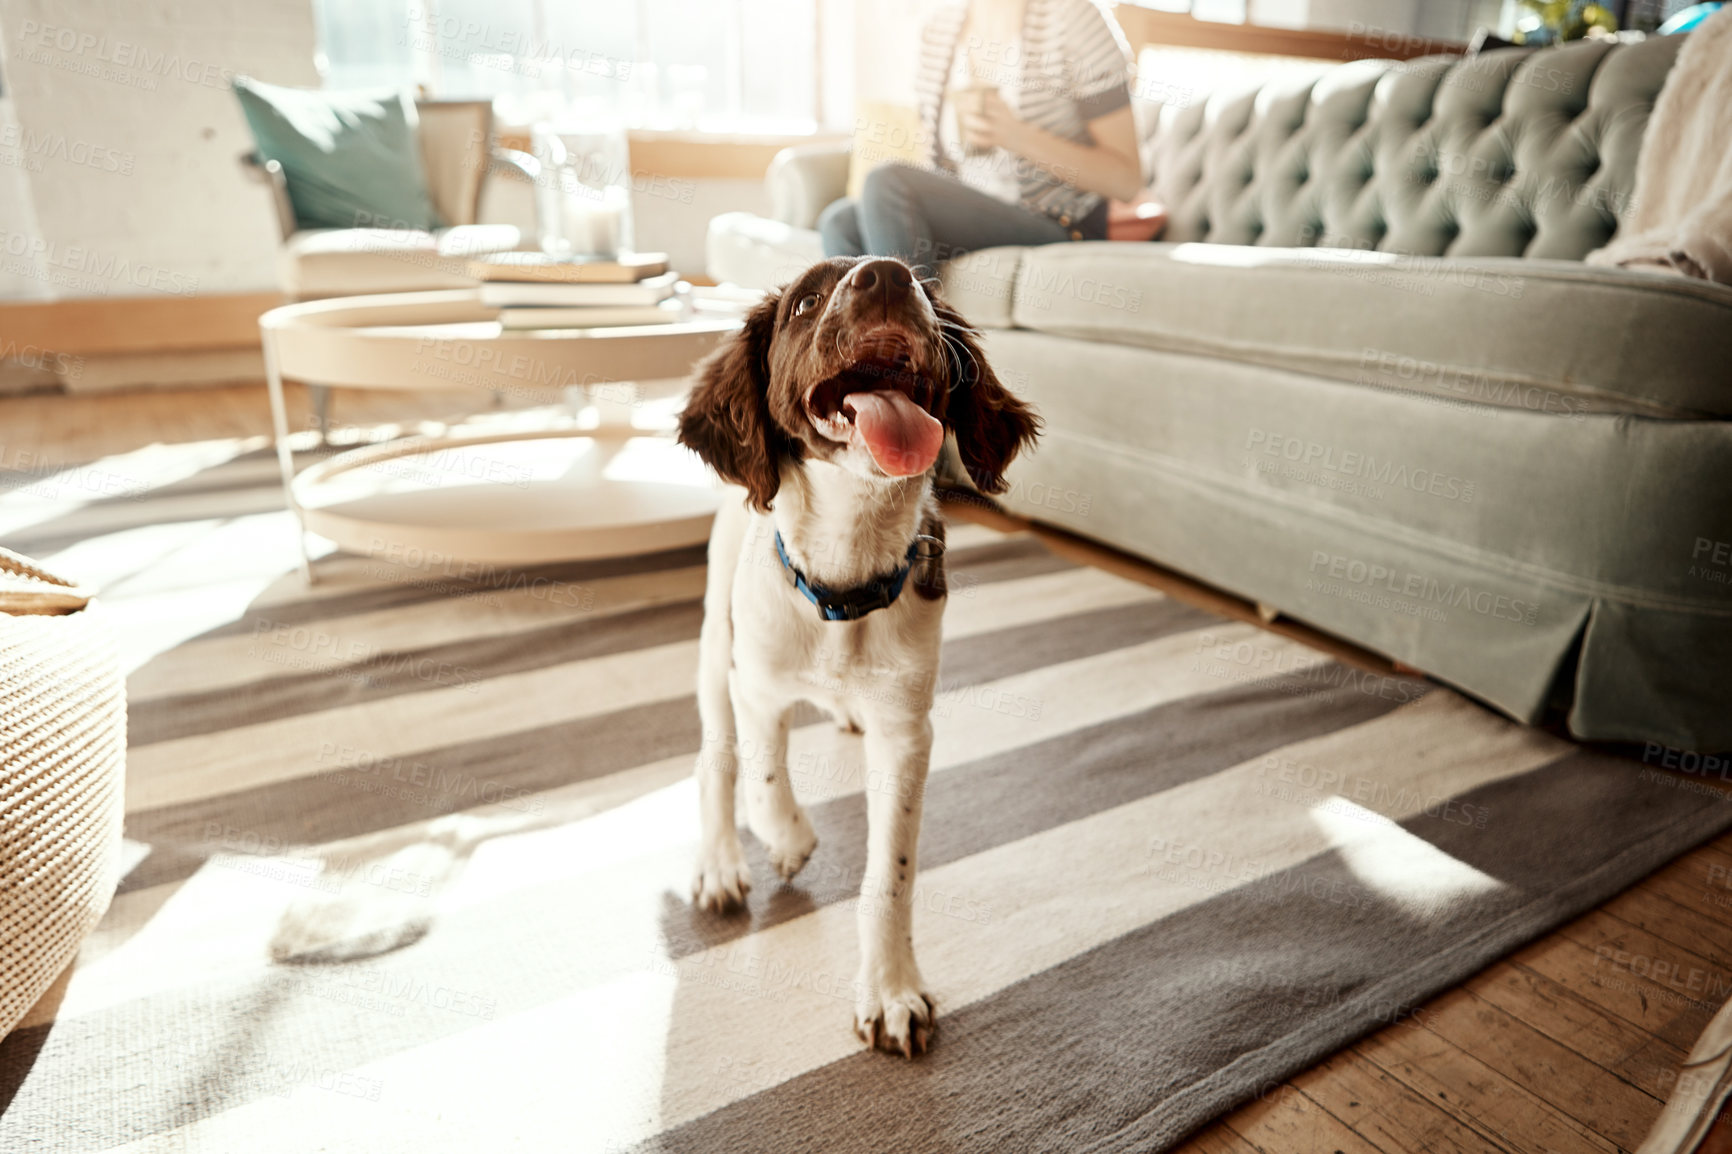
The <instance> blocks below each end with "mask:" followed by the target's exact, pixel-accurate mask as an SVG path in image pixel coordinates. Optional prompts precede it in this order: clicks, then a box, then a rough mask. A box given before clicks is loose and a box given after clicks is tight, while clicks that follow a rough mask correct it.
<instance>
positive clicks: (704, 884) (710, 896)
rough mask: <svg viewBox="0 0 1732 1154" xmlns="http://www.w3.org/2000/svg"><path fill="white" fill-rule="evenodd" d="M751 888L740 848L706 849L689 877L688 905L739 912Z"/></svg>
mask: <svg viewBox="0 0 1732 1154" xmlns="http://www.w3.org/2000/svg"><path fill="white" fill-rule="evenodd" d="M751 888H752V871H751V869H750V868H749V867H748V866H747V865H746V859H745V858H744V857H742V856H741V854H740V846H739V843H738V842H735V843H734V844H733V845H732V846H728V847H720V848H712V849H706V850H704V851H703V853H702V854H701V856H700V857H699V859H698V869H697V872H696V873H695V874H693V875H692V904H694V905H696V906H697V907H698V908H699V909H701V910H710V911H713V912H714V913H718V914H725V913H728V912H729V911H730V910H735V909H742V908H744V907H745V904H746V894H747V893H748V892H750V891H751Z"/></svg>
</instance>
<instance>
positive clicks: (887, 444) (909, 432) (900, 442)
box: [842, 389, 944, 477]
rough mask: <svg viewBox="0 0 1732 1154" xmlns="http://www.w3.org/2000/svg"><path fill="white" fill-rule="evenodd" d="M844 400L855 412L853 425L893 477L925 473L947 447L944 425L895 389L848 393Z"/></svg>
mask: <svg viewBox="0 0 1732 1154" xmlns="http://www.w3.org/2000/svg"><path fill="white" fill-rule="evenodd" d="M842 403H843V404H844V405H847V406H848V408H850V409H852V410H853V412H854V428H855V430H856V431H857V432H858V433H859V434H860V436H861V438H862V439H863V440H865V442H866V448H867V450H868V451H870V452H871V454H872V459H873V460H874V461H877V462H878V467H879V468H880V469H883V470H884V471H885V472H886V473H889V474H890V475H891V476H892V477H912V476H914V475H915V474H916V473H924V472H926V470H928V469H930V468H931V467H932V462H933V461H936V460H937V459H938V450H939V449H941V448H943V447H944V426H943V425H941V424H939V423H938V422H937V421H936V420H935V419H933V416H932V414H931V413H928V412H927V411H926V410H925V409H923V408H921V407H920V406H919V405H917V404H915V403H914V402H913V401H911V400H909V399H908V398H907V397H906V396H905V395H903V394H902V393H899V392H897V391H896V390H895V389H880V390H879V391H878V392H875V393H849V394H848V395H847V396H846V397H844V398H843V399H842Z"/></svg>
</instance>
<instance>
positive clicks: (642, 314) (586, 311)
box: [499, 302, 681, 329]
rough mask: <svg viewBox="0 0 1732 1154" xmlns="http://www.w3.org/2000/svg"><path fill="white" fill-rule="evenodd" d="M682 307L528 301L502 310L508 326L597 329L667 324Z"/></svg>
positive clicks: (674, 304) (501, 318)
mask: <svg viewBox="0 0 1732 1154" xmlns="http://www.w3.org/2000/svg"><path fill="white" fill-rule="evenodd" d="M680 313H681V310H680V307H679V305H678V304H677V303H672V302H670V303H669V304H665V305H572V306H569V307H565V308H560V307H556V306H551V305H527V306H521V307H515V308H502V309H500V310H499V323H500V325H501V326H502V327H504V328H506V329H595V328H608V327H612V326H614V325H665V324H672V323H673V322H675V321H677V320H679V319H680Z"/></svg>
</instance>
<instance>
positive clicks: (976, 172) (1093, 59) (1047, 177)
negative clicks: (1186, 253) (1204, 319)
mask: <svg viewBox="0 0 1732 1154" xmlns="http://www.w3.org/2000/svg"><path fill="white" fill-rule="evenodd" d="M967 17H968V5H967V3H966V0H962V2H958V3H950V4H946V5H945V7H944V8H942V9H940V10H939V11H938V12H936V13H935V14H934V15H933V17H932V19H931V20H929V21H927V24H926V27H925V28H924V29H923V30H922V32H921V38H920V41H921V42H920V65H919V68H918V70H917V71H916V73H915V82H914V92H915V97H916V99H917V100H918V102H919V106H920V122H921V129H922V132H923V137H922V139H924V140H925V141H926V142H927V162H928V163H929V164H931V165H932V166H933V167H935V168H939V169H942V170H944V171H946V172H949V173H951V174H953V175H955V176H957V177H959V178H960V179H962V180H963V181H964V182H966V183H968V184H970V185H972V186H975V187H981V191H984V192H987V193H988V194H989V195H996V194H997V192H998V189H997V188H996V187H993V186H992V185H999V184H1010V185H1011V186H1013V187H1014V188H1015V189H1016V191H1017V194H1018V196H1017V199H1018V201H1019V202H1020V203H1021V204H1022V205H1023V207H1025V208H1029V209H1032V210H1034V211H1035V212H1039V213H1043V214H1045V215H1047V216H1051V217H1055V218H1057V219H1058V220H1059V221H1060V223H1062V224H1064V225H1065V226H1066V227H1069V226H1070V225H1071V224H1072V223H1073V222H1077V221H1081V220H1082V219H1083V218H1084V217H1086V216H1088V214H1089V213H1090V212H1091V211H1093V210H1094V209H1095V208H1096V207H1097V206H1098V205H1099V204H1100V202H1101V199H1102V198H1101V196H1100V194H1099V193H1094V192H1086V191H1084V190H1083V189H1080V188H1077V187H1076V186H1075V185H1072V184H1068V183H1066V182H1065V181H1064V180H1063V179H1062V178H1060V177H1058V176H1056V175H1054V174H1052V173H1050V172H1047V171H1046V170H1045V169H1042V168H1039V167H1037V166H1036V165H1034V164H1032V163H1030V162H1029V161H1027V160H1024V159H1023V158H1021V157H1018V156H1012V155H1011V154H1010V153H1008V152H1006V151H1005V150H1003V149H998V150H995V152H994V153H993V154H992V156H993V158H994V160H993V163H995V164H997V165H998V166H1000V169H1001V172H1002V171H1003V170H1005V169H1008V171H1009V174H1010V177H1011V180H1009V181H1005V180H1004V179H1003V178H1002V176H1001V178H1000V179H999V180H998V181H993V182H990V183H989V182H988V181H986V180H984V179H983V178H982V176H981V174H980V164H979V160H980V158H977V157H967V156H965V155H964V154H963V153H962V151H961V149H960V148H959V147H958V146H957V144H956V142H955V139H954V134H952V133H949V132H945V133H941V132H940V119H941V117H942V116H943V114H944V97H945V89H946V87H947V86H948V85H949V83H950V80H951V71H952V68H953V65H954V62H955V60H956V55H957V49H958V45H959V42H960V40H961V37H962V27H963V24H964V23H965V21H966V20H967ZM968 49H969V50H970V52H971V55H973V56H974V57H975V61H976V71H977V72H978V70H979V65H978V61H979V60H981V59H991V60H994V61H995V63H996V72H997V75H996V77H995V79H996V81H997V83H998V86H999V87H1000V88H1001V89H1005V90H1009V92H1010V95H1011V96H1014V97H1015V99H1010V98H1009V96H1007V98H1006V103H1008V104H1009V105H1010V106H1011V108H1012V109H1014V110H1015V111H1016V114H1017V115H1018V116H1020V117H1021V118H1022V119H1023V120H1026V121H1028V122H1029V123H1031V124H1033V125H1035V126H1036V127H1038V128H1042V129H1045V130H1046V131H1047V132H1050V133H1052V134H1053V135H1054V136H1060V137H1063V138H1064V139H1066V140H1074V141H1077V142H1079V143H1083V144H1090V143H1093V140H1092V138H1091V137H1090V136H1089V131H1088V123H1089V121H1091V120H1096V119H1098V118H1100V117H1102V116H1105V115H1106V114H1107V113H1109V112H1115V111H1117V110H1118V109H1120V108H1123V107H1125V106H1126V105H1128V104H1129V103H1130V102H1131V92H1130V46H1129V45H1128V44H1127V43H1126V42H1125V36H1124V33H1123V32H1121V31H1120V30H1119V26H1118V24H1117V23H1116V22H1115V21H1114V20H1113V18H1112V17H1111V16H1109V15H1107V13H1106V11H1105V10H1104V9H1102V8H1101V7H1100V5H1099V4H1098V3H1096V0H1027V8H1026V10H1025V11H1024V13H1023V19H1022V37H1021V40H1020V42H1019V43H1013V44H1006V45H992V44H989V43H979V44H971V45H969V46H968Z"/></svg>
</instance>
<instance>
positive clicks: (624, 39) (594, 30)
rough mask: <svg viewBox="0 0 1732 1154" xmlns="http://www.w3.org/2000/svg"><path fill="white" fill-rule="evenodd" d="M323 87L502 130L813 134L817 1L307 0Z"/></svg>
mask: <svg viewBox="0 0 1732 1154" xmlns="http://www.w3.org/2000/svg"><path fill="white" fill-rule="evenodd" d="M314 7H315V13H316V19H317V22H318V37H319V71H320V74H321V75H322V76H323V77H324V80H325V84H326V85H327V86H329V87H332V88H349V87H363V86H369V85H382V84H398V85H401V84H419V85H421V86H423V87H424V88H425V89H426V91H427V92H429V93H430V94H432V95H434V96H442V97H453V98H458V97H468V98H480V97H487V98H491V99H493V101H494V103H495V107H496V108H497V110H498V113H499V116H500V118H501V119H502V120H504V121H506V122H508V123H516V124H528V123H532V122H534V121H536V120H543V119H552V120H558V119H566V118H576V119H586V120H594V119H607V120H617V121H620V122H622V123H624V124H626V125H627V126H629V127H633V128H654V129H695V130H698V131H707V132H776V133H796V132H811V131H812V130H813V129H814V128H815V127H816V126H817V125H816V121H817V118H818V107H817V104H818V97H817V83H818V77H817V47H816V45H817V34H818V17H817V11H818V7H819V6H818V5H817V4H815V3H813V0H316V2H315V6H314Z"/></svg>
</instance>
